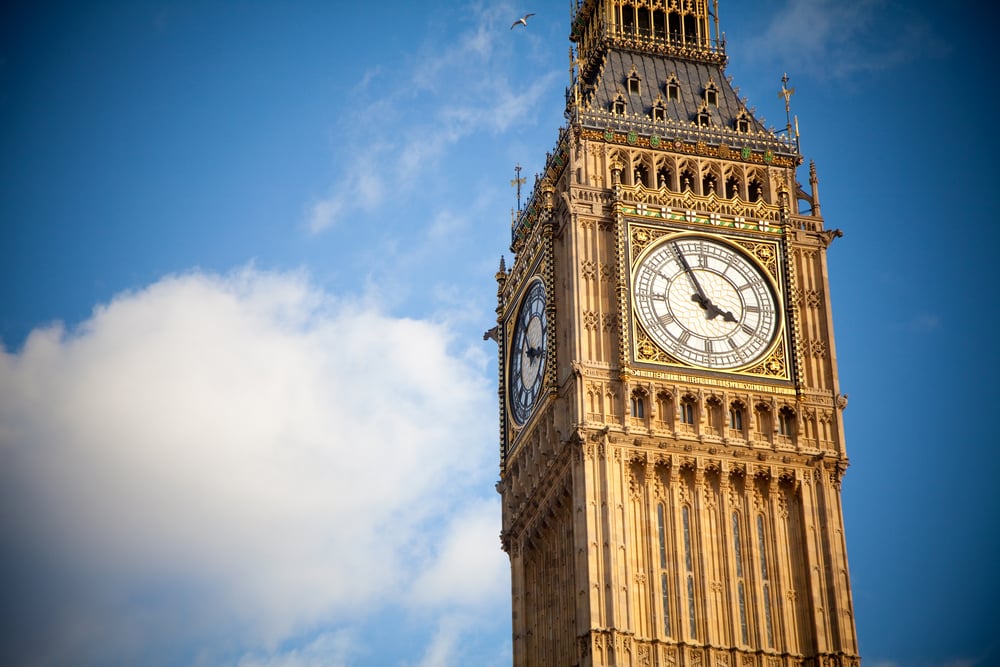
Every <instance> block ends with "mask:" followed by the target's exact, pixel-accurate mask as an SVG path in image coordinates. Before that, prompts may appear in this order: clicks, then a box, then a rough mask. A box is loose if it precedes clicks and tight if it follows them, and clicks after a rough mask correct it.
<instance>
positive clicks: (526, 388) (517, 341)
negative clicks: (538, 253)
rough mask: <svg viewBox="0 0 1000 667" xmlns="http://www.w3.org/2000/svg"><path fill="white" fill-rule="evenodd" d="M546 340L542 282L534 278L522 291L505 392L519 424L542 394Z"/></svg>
mask: <svg viewBox="0 0 1000 667" xmlns="http://www.w3.org/2000/svg"><path fill="white" fill-rule="evenodd" d="M547 340H548V328H547V325H546V322H545V285H544V284H543V283H542V281H541V280H540V279H535V280H534V281H532V283H531V285H530V286H529V287H528V289H527V291H526V292H525V294H524V300H523V301H522V302H521V309H520V310H519V311H518V313H517V319H515V320H514V331H513V335H512V336H511V345H510V374H509V375H508V378H509V380H508V388H509V389H508V391H509V395H510V408H511V416H512V417H513V418H514V421H515V422H517V423H518V424H523V423H525V422H526V421H527V420H528V417H530V416H531V411H532V408H534V406H535V402H536V401H537V400H538V395H539V394H540V393H541V390H542V380H543V377H544V375H545V344H546V341H547Z"/></svg>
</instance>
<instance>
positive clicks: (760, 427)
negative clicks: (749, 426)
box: [754, 403, 773, 440]
mask: <svg viewBox="0 0 1000 667" xmlns="http://www.w3.org/2000/svg"><path fill="white" fill-rule="evenodd" d="M772 428H773V426H772V422H771V408H770V407H769V406H768V405H767V404H766V403H758V404H757V405H756V407H755V408H754V430H755V431H756V432H757V437H758V438H762V439H764V440H770V439H771V429H772Z"/></svg>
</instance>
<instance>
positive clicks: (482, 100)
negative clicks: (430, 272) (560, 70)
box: [305, 6, 557, 233]
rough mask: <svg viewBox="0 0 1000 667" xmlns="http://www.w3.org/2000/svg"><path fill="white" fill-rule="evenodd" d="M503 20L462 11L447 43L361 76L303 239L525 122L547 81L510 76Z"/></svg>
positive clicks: (500, 15) (502, 11) (435, 41)
mask: <svg viewBox="0 0 1000 667" xmlns="http://www.w3.org/2000/svg"><path fill="white" fill-rule="evenodd" d="M510 15H511V11H510V10H509V8H507V7H505V6H500V7H489V8H483V7H472V8H471V9H470V13H469V16H470V17H471V20H470V22H469V23H467V24H465V25H463V24H462V23H460V22H455V23H453V24H449V27H448V30H449V31H456V30H457V31H458V32H457V33H456V32H449V33H448V34H447V35H446V37H445V36H442V35H439V36H438V37H437V38H431V39H430V40H428V42H427V43H426V44H425V45H424V46H423V47H421V48H419V49H417V51H416V53H414V54H412V55H411V56H409V57H406V58H404V59H403V60H402V62H401V63H400V64H399V65H400V66H396V67H393V68H388V67H379V68H377V69H376V70H371V71H369V72H366V73H364V74H363V77H362V82H361V83H360V84H359V85H358V86H357V87H356V90H357V91H359V92H361V93H363V94H364V99H362V100H360V101H359V103H358V104H357V105H356V106H355V107H354V108H353V109H352V110H351V112H350V113H349V115H348V116H346V117H344V118H342V119H341V120H340V124H341V125H342V126H343V127H344V128H345V130H344V131H343V132H340V133H339V136H342V137H349V138H347V139H345V140H344V141H343V142H341V144H339V145H338V146H337V149H336V150H337V153H338V155H337V162H338V164H340V165H342V168H341V169H340V172H341V173H340V174H338V176H337V178H336V180H335V182H334V183H333V184H331V186H330V188H329V190H328V191H327V192H326V193H325V194H323V195H321V196H319V197H317V198H316V200H314V201H313V202H311V203H310V204H309V205H308V206H307V207H306V214H305V218H306V227H307V229H308V230H309V231H310V232H312V233H319V232H322V231H324V230H326V229H329V228H331V227H334V226H335V225H336V224H337V223H338V221H339V220H340V219H341V218H342V217H343V216H345V215H349V214H351V213H354V212H358V211H363V212H369V213H370V212H372V211H375V210H377V209H379V208H380V207H381V206H383V205H384V204H385V202H386V200H387V198H388V197H390V196H392V197H399V196H400V195H405V194H406V193H409V192H412V191H413V190H414V188H415V187H417V186H418V185H419V184H421V183H426V180H427V175H428V174H431V173H434V172H435V169H437V168H438V166H439V165H440V163H441V161H442V158H443V157H444V156H445V155H446V154H447V153H448V151H449V150H450V149H452V148H453V147H455V146H456V145H458V144H459V143H460V142H462V141H463V140H466V139H468V138H469V137H471V136H474V135H477V134H482V135H484V136H495V135H497V134H498V133H502V132H504V131H506V130H508V129H509V128H510V127H512V126H513V125H515V124H516V123H518V122H519V121H521V120H522V119H524V118H525V117H527V116H530V115H531V114H533V113H534V108H535V105H536V102H537V101H538V100H539V99H540V98H541V97H542V96H543V94H544V93H546V92H549V91H551V89H552V86H553V84H554V82H555V79H556V76H557V71H555V70H553V71H551V72H541V73H536V74H535V75H534V76H529V77H527V78H522V77H521V76H519V75H520V73H519V72H517V71H516V70H515V69H514V66H513V64H512V63H514V62H515V61H516V59H515V58H514V57H513V54H514V49H515V48H517V45H516V43H515V41H514V40H512V39H510V35H509V34H508V33H509V29H508V27H509V18H510ZM346 128H349V130H348V129H346ZM359 139H361V140H359Z"/></svg>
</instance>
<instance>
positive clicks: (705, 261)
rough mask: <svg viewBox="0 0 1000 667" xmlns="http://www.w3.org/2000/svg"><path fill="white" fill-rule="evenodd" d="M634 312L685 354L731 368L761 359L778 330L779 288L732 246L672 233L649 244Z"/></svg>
mask: <svg viewBox="0 0 1000 667" xmlns="http://www.w3.org/2000/svg"><path fill="white" fill-rule="evenodd" d="M632 295H633V302H634V308H635V314H636V317H637V318H638V321H639V323H640V324H641V325H642V327H643V328H644V329H645V330H646V333H647V334H649V337H650V338H651V339H652V340H653V341H654V342H655V343H656V344H657V345H659V346H660V347H662V348H663V349H664V350H665V351H667V352H668V353H669V354H671V355H672V356H674V357H676V358H677V359H679V360H681V361H685V362H688V363H690V364H693V365H696V366H702V367H705V368H712V369H721V370H729V369H735V368H741V367H744V366H748V365H750V364H752V363H754V362H755V361H757V360H759V359H760V358H761V357H762V356H764V354H766V353H767V351H768V350H769V349H770V347H771V343H772V342H773V341H774V338H775V335H776V334H777V331H778V321H779V320H778V306H777V299H776V298H775V296H774V288H773V286H772V285H771V282H770V280H768V278H767V277H766V276H765V274H764V273H763V271H762V270H761V269H760V268H759V267H758V266H757V264H755V263H754V262H753V260H751V259H750V258H749V257H747V256H746V255H744V254H743V253H742V252H741V251H740V250H738V249H736V248H735V247H734V246H731V245H729V244H728V243H724V242H722V241H719V240H716V239H712V238H708V237H704V236H675V237H671V238H668V239H666V240H664V241H662V242H660V243H658V244H657V245H655V246H653V247H652V248H650V249H649V250H648V251H646V252H645V253H644V254H643V255H642V256H641V258H640V260H639V262H638V264H637V266H636V268H635V270H634V272H633V276H632Z"/></svg>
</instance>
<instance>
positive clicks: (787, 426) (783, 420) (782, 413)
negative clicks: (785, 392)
mask: <svg viewBox="0 0 1000 667" xmlns="http://www.w3.org/2000/svg"><path fill="white" fill-rule="evenodd" d="M795 431H796V428H795V411H794V410H792V409H791V408H790V407H788V406H787V405H786V406H784V407H782V408H781V409H780V410H778V435H780V436H782V437H783V438H787V439H789V440H793V441H794V440H795V435H796V432H795Z"/></svg>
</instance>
